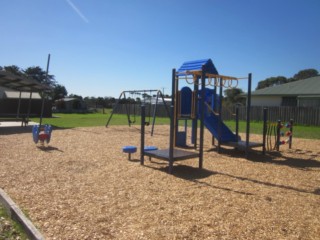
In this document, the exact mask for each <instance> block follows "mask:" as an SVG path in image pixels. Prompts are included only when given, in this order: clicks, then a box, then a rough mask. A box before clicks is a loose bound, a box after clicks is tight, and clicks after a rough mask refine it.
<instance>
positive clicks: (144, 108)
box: [140, 104, 146, 165]
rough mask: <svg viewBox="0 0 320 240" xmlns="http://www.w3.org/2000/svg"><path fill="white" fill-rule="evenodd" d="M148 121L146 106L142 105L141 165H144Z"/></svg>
mask: <svg viewBox="0 0 320 240" xmlns="http://www.w3.org/2000/svg"><path fill="white" fill-rule="evenodd" d="M145 121H146V106H145V105H144V104H142V105H141V138H140V139H141V142H140V164H141V165H144V131H145Z"/></svg>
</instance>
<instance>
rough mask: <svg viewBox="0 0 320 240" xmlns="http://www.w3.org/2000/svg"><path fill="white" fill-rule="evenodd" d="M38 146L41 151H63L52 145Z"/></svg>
mask: <svg viewBox="0 0 320 240" xmlns="http://www.w3.org/2000/svg"><path fill="white" fill-rule="evenodd" d="M37 148H38V149H40V150H41V151H44V152H51V151H59V152H63V151H62V150H60V149H59V148H56V147H52V146H37Z"/></svg>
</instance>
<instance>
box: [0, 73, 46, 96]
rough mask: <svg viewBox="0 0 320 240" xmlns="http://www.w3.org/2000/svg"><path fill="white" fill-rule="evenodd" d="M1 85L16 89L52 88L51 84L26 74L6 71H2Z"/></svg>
mask: <svg viewBox="0 0 320 240" xmlns="http://www.w3.org/2000/svg"><path fill="white" fill-rule="evenodd" d="M0 86H2V87H5V88H9V89H12V90H16V91H24V92H42V91H48V90H51V89H50V87H49V86H46V85H44V84H41V83H39V82H38V81H36V80H34V79H31V78H27V77H24V76H18V75H14V74H12V73H8V72H6V71H0Z"/></svg>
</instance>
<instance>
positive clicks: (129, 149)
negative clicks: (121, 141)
mask: <svg viewBox="0 0 320 240" xmlns="http://www.w3.org/2000/svg"><path fill="white" fill-rule="evenodd" d="M136 151H137V147H136V146H124V147H123V148H122V152H124V153H128V160H131V154H132V153H135V152H136Z"/></svg>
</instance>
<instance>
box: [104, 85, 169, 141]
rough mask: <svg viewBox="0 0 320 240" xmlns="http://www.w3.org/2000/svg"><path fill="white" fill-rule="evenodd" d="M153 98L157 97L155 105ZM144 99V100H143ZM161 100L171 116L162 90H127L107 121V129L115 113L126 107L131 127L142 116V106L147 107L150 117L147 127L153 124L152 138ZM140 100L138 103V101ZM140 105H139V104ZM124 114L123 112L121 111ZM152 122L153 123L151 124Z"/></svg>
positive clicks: (146, 123) (122, 93)
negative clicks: (138, 116)
mask: <svg viewBox="0 0 320 240" xmlns="http://www.w3.org/2000/svg"><path fill="white" fill-rule="evenodd" d="M153 96H156V97H155V103H153V101H152V99H154V98H153ZM141 98H142V100H141ZM159 98H161V100H162V102H163V104H164V106H165V109H166V112H167V114H168V116H170V111H169V108H168V106H167V103H166V102H165V100H164V96H163V94H162V92H161V91H160V90H153V89H151V90H126V91H123V92H121V94H120V96H119V98H118V100H117V101H116V103H115V105H114V107H113V109H112V112H111V115H110V117H109V119H108V121H107V124H106V127H108V126H109V123H110V121H111V118H112V116H113V114H114V113H117V112H118V111H119V109H120V108H121V107H122V106H124V111H125V113H126V115H127V120H128V125H129V127H131V125H132V124H134V123H136V120H137V119H136V116H137V115H140V114H141V113H140V108H139V106H140V105H141V104H143V105H145V106H147V107H148V108H147V111H146V112H148V116H147V118H146V121H145V123H144V124H145V125H146V126H149V125H151V124H152V128H151V136H153V132H154V124H155V121H156V115H157V110H158V108H157V107H158V104H159ZM137 99H138V101H137ZM137 103H139V104H137ZM121 112H122V111H121ZM151 122H152V123H151Z"/></svg>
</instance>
